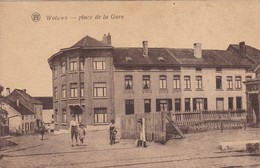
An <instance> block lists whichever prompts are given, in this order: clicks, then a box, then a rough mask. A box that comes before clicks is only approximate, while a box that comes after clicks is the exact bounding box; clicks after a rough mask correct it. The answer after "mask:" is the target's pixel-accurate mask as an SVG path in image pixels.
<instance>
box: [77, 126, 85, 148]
mask: <svg viewBox="0 0 260 168" xmlns="http://www.w3.org/2000/svg"><path fill="white" fill-rule="evenodd" d="M78 134H79V140H80V142H81V144H83V142H84V138H85V135H86V131H85V129H84V125H83V124H80V125H79V129H78Z"/></svg>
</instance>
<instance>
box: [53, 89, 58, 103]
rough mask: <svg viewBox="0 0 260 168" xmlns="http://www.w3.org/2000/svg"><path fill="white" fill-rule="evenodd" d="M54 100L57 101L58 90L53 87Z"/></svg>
mask: <svg viewBox="0 0 260 168" xmlns="http://www.w3.org/2000/svg"><path fill="white" fill-rule="evenodd" d="M54 99H55V100H58V88H57V87H54Z"/></svg>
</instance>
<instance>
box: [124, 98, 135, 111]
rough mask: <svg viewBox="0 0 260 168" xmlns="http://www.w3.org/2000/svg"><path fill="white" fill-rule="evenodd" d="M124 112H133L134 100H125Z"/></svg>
mask: <svg viewBox="0 0 260 168" xmlns="http://www.w3.org/2000/svg"><path fill="white" fill-rule="evenodd" d="M125 114H126V115H129V114H134V100H132V99H131V100H125Z"/></svg>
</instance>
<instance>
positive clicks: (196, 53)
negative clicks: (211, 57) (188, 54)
mask: <svg viewBox="0 0 260 168" xmlns="http://www.w3.org/2000/svg"><path fill="white" fill-rule="evenodd" d="M193 46H194V56H195V57H196V58H201V57H202V50H201V43H194V44H193Z"/></svg>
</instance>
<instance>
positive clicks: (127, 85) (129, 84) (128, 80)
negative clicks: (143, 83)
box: [125, 75, 133, 90]
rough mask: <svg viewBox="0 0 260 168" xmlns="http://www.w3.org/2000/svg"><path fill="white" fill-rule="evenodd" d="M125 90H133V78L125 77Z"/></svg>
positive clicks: (130, 76)
mask: <svg viewBox="0 0 260 168" xmlns="http://www.w3.org/2000/svg"><path fill="white" fill-rule="evenodd" d="M125 90H133V76H132V75H125Z"/></svg>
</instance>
